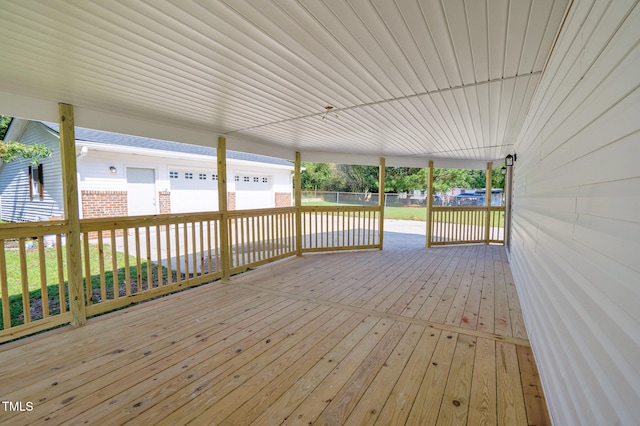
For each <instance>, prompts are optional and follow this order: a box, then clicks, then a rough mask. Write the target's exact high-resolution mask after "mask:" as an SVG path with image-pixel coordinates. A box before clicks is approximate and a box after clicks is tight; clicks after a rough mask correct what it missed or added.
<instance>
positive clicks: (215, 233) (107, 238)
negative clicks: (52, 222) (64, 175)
mask: <svg viewBox="0 0 640 426" xmlns="http://www.w3.org/2000/svg"><path fill="white" fill-rule="evenodd" d="M221 218H222V215H221V214H220V213H195V214H187V215H158V216H138V217H123V218H112V219H85V220H82V221H81V222H80V231H81V232H82V242H83V250H82V253H83V256H82V257H83V271H84V282H85V297H86V304H87V315H95V314H98V313H101V312H106V311H109V310H112V309H115V308H119V307H122V306H125V305H129V304H131V303H135V302H139V301H141V300H146V299H150V298H153V297H157V296H160V295H163V294H166V293H170V292H173V291H176V290H178V289H183V288H187V287H191V286H194V285H198V284H202V283H204V282H208V281H212V280H215V279H218V278H220V277H221V276H222V271H221V268H220V220H221ZM92 265H93V266H92ZM116 284H117V285H116Z"/></svg>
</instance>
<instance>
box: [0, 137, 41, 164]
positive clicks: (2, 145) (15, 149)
mask: <svg viewBox="0 0 640 426" xmlns="http://www.w3.org/2000/svg"><path fill="white" fill-rule="evenodd" d="M50 155H51V149H50V148H49V147H47V146H46V145H43V144H35V145H25V144H22V143H19V142H4V141H0V161H2V162H3V163H11V162H12V161H16V160H17V159H19V158H22V159H25V160H31V164H33V165H34V166H35V165H37V164H38V162H39V160H40V159H41V158H47V157H49V156H50Z"/></svg>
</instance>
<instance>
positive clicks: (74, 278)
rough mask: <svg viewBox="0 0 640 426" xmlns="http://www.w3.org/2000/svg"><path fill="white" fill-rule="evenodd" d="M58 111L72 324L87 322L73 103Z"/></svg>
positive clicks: (64, 105) (59, 105)
mask: <svg viewBox="0 0 640 426" xmlns="http://www.w3.org/2000/svg"><path fill="white" fill-rule="evenodd" d="M58 109H59V113H60V157H61V163H62V187H63V188H64V190H63V191H62V194H63V198H64V212H65V218H66V219H67V227H68V228H67V238H66V240H67V242H66V250H67V276H68V281H69V310H70V311H71V315H72V319H71V324H72V325H84V324H86V322H87V310H86V305H85V300H84V289H83V285H82V259H81V249H80V248H81V243H80V209H79V205H78V179H77V171H78V168H77V164H76V143H75V139H76V137H75V129H74V118H73V106H72V105H69V104H63V103H59V104H58Z"/></svg>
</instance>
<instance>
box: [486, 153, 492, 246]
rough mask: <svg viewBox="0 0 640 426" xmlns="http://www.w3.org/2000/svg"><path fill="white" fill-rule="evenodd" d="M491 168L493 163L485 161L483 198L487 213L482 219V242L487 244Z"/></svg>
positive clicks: (489, 219)
mask: <svg viewBox="0 0 640 426" xmlns="http://www.w3.org/2000/svg"><path fill="white" fill-rule="evenodd" d="M492 170H493V163H492V162H491V161H489V162H488V163H487V174H486V178H485V181H486V184H485V185H486V189H485V196H484V197H485V199H486V201H485V202H486V203H487V215H486V217H485V220H484V243H485V244H489V236H490V235H491V233H490V227H491V172H492Z"/></svg>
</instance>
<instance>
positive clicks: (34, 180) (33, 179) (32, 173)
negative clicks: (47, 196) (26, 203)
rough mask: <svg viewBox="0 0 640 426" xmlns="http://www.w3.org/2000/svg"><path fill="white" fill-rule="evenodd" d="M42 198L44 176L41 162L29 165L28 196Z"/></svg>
mask: <svg viewBox="0 0 640 426" xmlns="http://www.w3.org/2000/svg"><path fill="white" fill-rule="evenodd" d="M35 196H39V197H40V198H44V178H43V167H42V164H38V165H37V166H29V197H31V198H33V197H35Z"/></svg>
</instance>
